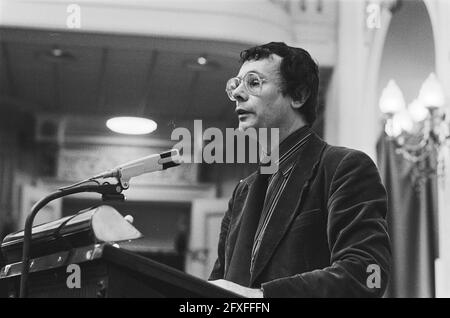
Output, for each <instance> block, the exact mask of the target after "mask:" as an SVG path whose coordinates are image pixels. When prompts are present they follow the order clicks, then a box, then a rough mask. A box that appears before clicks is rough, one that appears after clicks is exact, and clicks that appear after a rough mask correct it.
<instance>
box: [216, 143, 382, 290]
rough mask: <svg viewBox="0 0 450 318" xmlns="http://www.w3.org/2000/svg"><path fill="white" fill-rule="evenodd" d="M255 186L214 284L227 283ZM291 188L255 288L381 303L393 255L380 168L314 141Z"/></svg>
mask: <svg viewBox="0 0 450 318" xmlns="http://www.w3.org/2000/svg"><path fill="white" fill-rule="evenodd" d="M254 179H255V174H253V175H250V176H249V177H247V178H246V179H244V180H241V182H239V184H238V185H237V187H236V188H235V190H234V192H233V196H232V198H231V200H230V202H229V207H228V210H227V212H226V214H225V216H224V218H223V220H222V225H221V232H220V239H219V246H218V258H217V261H216V263H215V265H214V268H213V271H212V273H211V276H210V278H209V279H210V280H215V279H221V278H224V277H225V276H226V273H227V270H228V269H229V265H230V257H231V254H232V252H233V249H234V246H235V244H236V236H237V233H238V231H239V227H240V225H241V219H242V212H243V211H244V207H245V204H246V198H247V194H248V190H249V187H251V185H252V182H253V181H254ZM287 182H288V183H287V186H286V188H285V189H284V191H283V193H282V195H281V198H280V200H279V201H278V204H277V206H276V208H275V211H274V213H273V216H272V219H271V220H270V223H269V225H268V227H267V229H266V232H265V234H264V237H263V240H262V242H261V246H260V250H259V253H258V255H257V257H256V259H255V265H254V271H253V272H252V274H251V278H250V286H248V287H253V288H259V287H262V288H263V292H264V297H379V296H382V295H383V293H384V291H385V289H386V285H387V283H388V277H389V270H390V261H391V251H390V242H389V236H388V232H387V225H386V221H385V218H386V212H387V202H386V200H387V199H386V192H385V189H384V187H383V185H382V183H381V179H380V177H379V174H378V170H377V168H376V166H375V164H374V163H373V161H372V160H371V159H370V158H369V157H368V156H367V155H366V154H364V153H362V152H360V151H357V150H352V149H348V148H343V147H333V146H330V145H328V144H327V143H325V142H324V141H323V140H321V139H320V138H319V137H318V136H317V135H315V134H313V135H312V136H311V137H310V138H309V140H308V141H307V142H306V144H305V145H304V146H303V147H302V148H301V149H300V150H299V153H298V154H297V160H296V163H295V165H294V167H293V170H292V173H291V175H290V177H289V180H288V181H287ZM371 264H374V265H375V266H374V265H371ZM374 268H375V269H374ZM377 268H379V270H380V271H379V272H378V271H377ZM377 273H379V274H380V277H379V278H380V279H379V283H380V285H379V286H378V287H377V285H376V284H377V283H376V282H377V281H376V279H377V278H376V277H375V276H374V275H377ZM368 282H369V284H368ZM374 285H375V286H374ZM371 287H372V288H371Z"/></svg>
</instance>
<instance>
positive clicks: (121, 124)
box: [106, 117, 158, 135]
mask: <svg viewBox="0 0 450 318" xmlns="http://www.w3.org/2000/svg"><path fill="white" fill-rule="evenodd" d="M157 126H158V125H157V124H156V122H154V121H153V120H151V119H147V118H142V117H114V118H111V119H108V120H107V121H106V127H108V128H109V129H111V130H112V131H114V132H117V133H119V134H126V135H145V134H149V133H151V132H152V131H155V130H156V128H157Z"/></svg>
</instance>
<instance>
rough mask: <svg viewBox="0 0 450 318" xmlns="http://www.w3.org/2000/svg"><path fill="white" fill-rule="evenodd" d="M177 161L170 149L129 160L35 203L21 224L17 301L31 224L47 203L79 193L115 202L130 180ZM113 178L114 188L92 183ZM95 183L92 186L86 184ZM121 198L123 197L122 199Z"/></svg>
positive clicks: (22, 292)
mask: <svg viewBox="0 0 450 318" xmlns="http://www.w3.org/2000/svg"><path fill="white" fill-rule="evenodd" d="M181 163H182V162H181V158H180V154H179V151H178V149H172V150H169V151H166V152H162V153H160V154H156V155H150V156H147V157H144V158H141V159H137V160H133V161H130V162H127V163H125V164H122V165H120V166H117V167H115V168H114V169H111V170H108V171H105V172H102V173H100V174H98V175H96V176H94V177H92V178H90V179H87V180H84V181H81V182H78V183H76V184H73V185H71V186H68V187H64V188H60V189H58V191H56V192H53V193H51V194H49V195H48V196H46V197H44V198H43V199H41V200H40V201H39V202H37V203H36V204H35V205H34V206H33V207H32V209H31V213H30V214H29V215H28V217H27V219H26V221H25V229H24V236H23V250H22V275H21V278H20V297H21V298H24V297H26V296H27V292H28V290H27V289H28V286H27V284H28V276H29V271H30V265H29V262H30V247H31V236H32V228H33V221H34V218H35V217H36V214H37V213H38V212H39V210H40V209H42V208H43V207H44V206H45V205H46V204H47V203H49V202H50V201H53V200H55V199H58V198H61V197H64V196H66V195H70V194H74V193H81V192H97V193H100V194H102V195H103V198H104V199H105V198H108V197H110V198H117V197H118V196H121V194H120V193H121V192H122V191H123V190H126V189H128V187H129V181H130V179H131V178H134V177H137V176H140V175H142V174H145V173H150V172H155V171H161V170H165V169H168V168H172V167H176V166H178V165H180V164H181ZM106 178H116V179H117V181H118V184H115V185H113V184H110V183H103V184H100V183H99V182H98V181H97V180H96V179H106ZM88 182H95V184H94V185H92V184H89V185H87V184H86V183H88ZM122 197H123V196H122Z"/></svg>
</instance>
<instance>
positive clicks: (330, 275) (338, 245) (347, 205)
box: [262, 151, 391, 297]
mask: <svg viewBox="0 0 450 318" xmlns="http://www.w3.org/2000/svg"><path fill="white" fill-rule="evenodd" d="M327 207H328V220H327V236H328V246H329V250H330V255H331V257H330V264H331V266H329V267H326V268H323V269H317V270H314V271H311V272H305V273H301V274H298V275H294V276H291V277H285V278H280V279H276V280H273V281H270V282H267V283H265V284H263V285H262V288H263V291H264V297H381V296H382V295H383V294H384V291H385V289H386V287H387V283H388V279H389V272H390V263H391V250H390V241H389V236H388V232H387V224H386V213H387V198H386V191H385V189H384V186H383V185H382V183H381V179H380V176H379V174H378V170H377V168H376V166H375V164H374V163H373V161H372V160H371V159H370V158H369V157H368V156H367V155H366V154H364V153H362V152H359V151H353V152H350V153H348V154H347V155H346V156H345V157H344V158H343V159H342V161H341V162H340V163H339V165H338V167H337V168H336V172H335V173H334V176H333V178H332V182H331V185H330V190H329V195H328V202H327Z"/></svg>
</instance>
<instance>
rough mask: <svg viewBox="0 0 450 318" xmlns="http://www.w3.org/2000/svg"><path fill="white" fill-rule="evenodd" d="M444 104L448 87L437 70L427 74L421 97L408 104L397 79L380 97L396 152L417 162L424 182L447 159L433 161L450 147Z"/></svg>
mask: <svg viewBox="0 0 450 318" xmlns="http://www.w3.org/2000/svg"><path fill="white" fill-rule="evenodd" d="M444 105H445V94H444V89H443V87H442V85H441V83H440V82H439V80H438V78H437V76H436V75H435V74H434V73H431V74H430V75H429V76H428V77H427V79H426V80H425V81H424V83H423V84H422V87H421V88H420V91H419V95H418V97H417V98H416V99H415V100H413V101H412V102H411V103H410V104H409V105H408V107H405V99H404V97H403V93H402V91H401V89H400V87H399V86H398V85H397V83H396V82H395V80H393V79H391V80H389V82H388V84H387V86H386V87H385V88H384V89H383V92H382V94H381V97H380V100H379V107H380V110H381V112H382V113H383V114H384V125H385V132H386V135H387V136H388V138H389V139H390V140H392V141H394V144H395V147H396V152H397V153H399V154H402V156H403V157H404V158H405V159H406V160H408V161H411V162H413V163H414V164H415V169H416V172H417V175H418V176H419V177H418V180H420V181H423V180H425V179H426V178H428V177H430V176H431V175H433V174H436V173H438V171H437V169H438V168H437V167H438V166H440V167H442V169H443V162H440V163H441V165H438V162H434V163H433V162H430V161H437V159H436V158H440V155H439V154H440V151H441V150H442V149H443V148H444V147H448V146H450V142H449V141H450V134H449V130H450V122H449V118H447V119H446V118H445V114H444V109H445V108H444V107H443V106H444Z"/></svg>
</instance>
